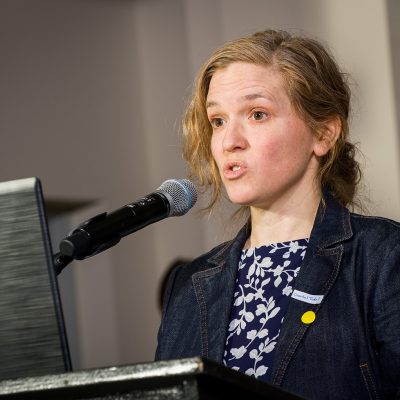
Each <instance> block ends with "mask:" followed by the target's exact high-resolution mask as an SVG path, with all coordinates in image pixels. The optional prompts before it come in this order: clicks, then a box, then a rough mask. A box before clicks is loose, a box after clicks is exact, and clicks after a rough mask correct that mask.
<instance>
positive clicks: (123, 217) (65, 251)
mask: <svg viewBox="0 0 400 400" xmlns="http://www.w3.org/2000/svg"><path fill="white" fill-rule="evenodd" d="M196 200H197V191H196V187H195V185H194V184H193V183H192V182H191V181H189V180H188V179H169V180H167V181H165V182H163V183H162V184H161V186H160V187H159V188H158V189H157V190H156V191H155V192H153V193H150V194H149V195H147V196H145V197H143V198H141V199H139V200H138V201H136V202H134V203H130V204H127V205H125V206H123V207H121V208H119V209H117V210H115V211H113V212H111V213H106V212H104V213H102V214H99V215H96V216H95V217H93V218H91V219H89V220H87V221H85V222H83V223H82V224H80V225H79V226H78V227H77V228H76V229H74V230H73V231H72V232H71V233H70V234H69V235H68V236H67V237H66V238H65V239H63V240H62V241H61V243H60V254H61V256H64V257H70V258H73V259H76V260H82V259H84V258H87V257H90V256H93V255H95V254H98V253H100V252H102V251H104V250H106V249H108V248H110V247H112V246H114V245H116V244H117V243H118V242H119V241H120V240H121V238H123V237H124V236H126V235H129V234H130V233H133V232H136V231H137V230H139V229H142V228H144V227H145V226H147V225H150V224H152V223H154V222H157V221H160V220H161V219H164V218H167V217H175V216H181V215H184V214H186V213H187V212H188V211H189V210H190V209H191V208H192V207H193V206H194V204H195V203H196Z"/></svg>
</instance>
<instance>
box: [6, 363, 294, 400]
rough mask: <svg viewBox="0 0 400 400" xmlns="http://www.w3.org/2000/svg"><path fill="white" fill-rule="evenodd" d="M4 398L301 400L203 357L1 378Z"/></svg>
mask: <svg viewBox="0 0 400 400" xmlns="http://www.w3.org/2000/svg"><path fill="white" fill-rule="evenodd" d="M0 399H1V400H5V399H9V400H17V399H18V400H22V399H24V400H32V399H41V400H45V399H48V400H50V399H52V400H56V399H57V400H66V399H68V400H75V399H91V400H100V399H107V400H133V399H144V400H167V399H173V400H178V399H185V400H195V399H196V400H197V399H207V400H214V399H229V400H232V399H254V400H261V399H264V400H265V399H268V400H272V399H273V400H296V399H301V397H298V396H295V395H293V394H290V393H288V392H285V391H283V390H282V389H280V388H278V387H275V386H272V385H268V384H266V383H264V382H262V381H259V380H256V379H254V378H252V377H249V376H246V375H244V374H242V373H240V372H237V371H234V370H232V369H230V368H227V367H224V366H223V365H220V364H217V363H215V362H213V361H209V360H205V359H202V358H187V359H181V360H171V361H157V362H149V363H143V364H135V365H131V366H122V367H110V368H102V369H93V370H86V371H80V372H66V373H62V374H53V375H43V376H39V377H28V378H18V379H13V380H4V381H0Z"/></svg>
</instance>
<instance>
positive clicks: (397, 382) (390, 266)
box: [373, 234, 400, 399]
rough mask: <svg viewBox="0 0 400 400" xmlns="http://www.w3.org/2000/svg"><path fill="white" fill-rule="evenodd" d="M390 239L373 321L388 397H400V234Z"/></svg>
mask: <svg viewBox="0 0 400 400" xmlns="http://www.w3.org/2000/svg"><path fill="white" fill-rule="evenodd" d="M392 239H393V238H392ZM388 241H389V242H392V245H393V247H392V249H391V250H390V251H388V252H387V254H381V262H380V266H379V270H378V273H377V281H376V286H375V294H374V299H373V310H374V311H373V321H374V330H375V338H376V344H377V351H378V359H379V363H380V369H381V372H382V382H383V390H384V393H385V398H388V399H394V398H396V399H400V235H399V234H397V235H395V240H388ZM386 248H387V247H386Z"/></svg>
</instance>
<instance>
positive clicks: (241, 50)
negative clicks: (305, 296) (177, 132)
mask: <svg viewBox="0 0 400 400" xmlns="http://www.w3.org/2000/svg"><path fill="white" fill-rule="evenodd" d="M235 62H247V63H251V64H257V65H263V66H274V67H275V68H277V69H278V71H280V73H281V76H282V78H283V81H284V84H285V86H286V90H287V93H288V96H289V98H290V100H291V103H292V105H293V107H294V108H295V110H296V111H297V112H298V114H299V116H300V117H301V118H302V119H303V120H304V121H305V122H306V123H307V124H308V125H309V127H310V128H311V129H312V130H313V132H315V134H318V132H319V131H320V130H321V128H323V127H324V125H325V124H326V123H327V122H329V121H330V120H331V119H332V118H339V120H340V123H341V131H340V134H339V137H338V139H337V141H336V143H335V145H334V146H333V147H332V149H331V150H330V151H329V152H328V153H327V154H326V155H325V156H324V157H322V159H321V160H320V166H319V170H318V173H317V177H316V179H317V180H318V184H319V187H320V188H321V190H325V189H328V190H329V191H330V192H331V193H332V195H333V196H334V197H335V198H336V199H337V200H338V201H339V202H340V203H341V204H342V205H343V206H349V205H354V204H356V201H355V194H356V188H357V184H358V183H359V181H360V178H361V171H360V167H359V164H358V162H357V161H356V160H355V153H356V147H355V145H353V144H352V143H350V142H349V139H348V136H349V125H348V117H349V111H350V89H349V86H348V83H347V79H346V75H345V74H343V73H342V72H340V70H339V67H338V65H337V64H336V62H335V61H334V59H333V57H332V56H331V55H330V53H329V52H328V51H327V50H326V49H325V48H324V46H322V45H321V44H320V43H319V42H318V41H316V40H314V39H311V38H307V37H301V36H292V35H290V34H289V33H288V32H285V31H275V30H266V31H263V32H258V33H255V34H254V35H252V36H249V37H244V38H240V39H237V40H234V41H231V42H228V43H227V44H225V45H223V46H222V47H221V48H220V49H218V50H217V51H216V52H215V53H214V54H213V55H212V56H211V57H210V58H209V60H208V61H207V62H206V63H205V64H204V65H203V67H202V68H201V70H200V72H199V74H198V76H197V79H196V81H195V86H194V92H193V95H192V99H191V101H190V103H189V105H188V107H187V110H186V113H185V116H184V120H183V138H184V143H183V155H184V158H185V159H186V161H187V162H188V164H189V167H190V176H191V178H192V179H195V180H196V181H197V183H198V184H199V185H200V186H201V187H203V188H204V189H209V188H211V189H212V195H211V199H210V203H209V205H208V207H207V208H206V210H211V208H212V207H213V206H214V205H215V203H216V202H217V200H219V198H220V197H221V193H222V182H221V178H220V175H219V172H218V168H217V165H216V163H215V161H214V159H213V157H212V154H211V148H210V142H211V135H212V129H211V125H210V122H209V121H208V117H207V110H206V100H207V94H208V89H209V85H210V81H211V78H212V76H213V75H214V73H215V72H216V71H217V70H220V69H223V68H226V67H227V66H228V65H229V64H232V63H235Z"/></svg>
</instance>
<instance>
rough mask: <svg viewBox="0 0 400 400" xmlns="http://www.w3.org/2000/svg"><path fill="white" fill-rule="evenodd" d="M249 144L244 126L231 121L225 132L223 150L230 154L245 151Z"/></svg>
mask: <svg viewBox="0 0 400 400" xmlns="http://www.w3.org/2000/svg"><path fill="white" fill-rule="evenodd" d="M247 144H248V143H247V140H246V137H245V135H244V128H243V126H242V124H241V123H240V122H239V121H230V122H229V123H228V124H227V126H226V129H225V132H224V138H223V142H222V147H223V150H224V151H228V152H231V151H236V150H243V149H245V148H246V147H247Z"/></svg>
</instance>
